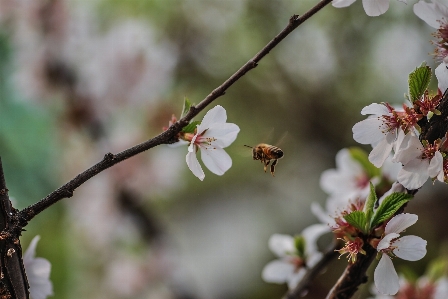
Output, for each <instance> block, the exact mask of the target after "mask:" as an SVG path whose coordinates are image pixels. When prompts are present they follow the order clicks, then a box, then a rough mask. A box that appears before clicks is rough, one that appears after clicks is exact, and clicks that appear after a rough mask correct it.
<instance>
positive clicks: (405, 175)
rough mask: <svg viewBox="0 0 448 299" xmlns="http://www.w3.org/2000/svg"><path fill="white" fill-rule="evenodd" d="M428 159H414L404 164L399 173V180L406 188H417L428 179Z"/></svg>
mask: <svg viewBox="0 0 448 299" xmlns="http://www.w3.org/2000/svg"><path fill="white" fill-rule="evenodd" d="M428 167H429V161H428V159H423V160H422V159H414V160H412V161H410V162H409V163H407V164H406V165H404V166H403V168H402V169H401V170H400V172H399V173H398V177H397V179H398V182H399V183H400V184H402V185H403V186H404V187H405V188H406V189H409V190H415V189H418V188H420V187H421V186H423V184H424V183H425V182H426V181H427V180H428V178H429V175H428Z"/></svg>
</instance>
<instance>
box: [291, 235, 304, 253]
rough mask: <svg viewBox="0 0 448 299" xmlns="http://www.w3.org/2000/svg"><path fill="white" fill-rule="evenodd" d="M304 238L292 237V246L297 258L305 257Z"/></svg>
mask: <svg viewBox="0 0 448 299" xmlns="http://www.w3.org/2000/svg"><path fill="white" fill-rule="evenodd" d="M305 243H306V241H305V238H304V237H303V236H295V237H294V246H295V247H296V249H297V254H298V256H300V257H302V258H304V257H305Z"/></svg>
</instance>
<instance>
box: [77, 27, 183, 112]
mask: <svg viewBox="0 0 448 299" xmlns="http://www.w3.org/2000/svg"><path fill="white" fill-rule="evenodd" d="M91 43H92V44H93V45H94V46H93V47H91V49H90V51H91V52H89V53H85V55H86V57H84V60H83V61H82V65H80V66H79V68H80V74H81V83H80V86H81V88H82V90H83V91H84V92H86V93H87V94H88V95H90V96H91V97H93V99H94V100H95V104H96V105H97V108H98V109H99V110H104V109H106V110H107V109H114V108H115V109H116V108H117V106H118V107H123V106H126V105H136V104H139V105H142V104H148V103H151V102H153V101H154V100H156V99H158V97H159V96H160V95H161V93H162V92H164V91H166V89H167V88H168V86H169V84H170V82H171V76H172V72H173V69H174V67H175V65H176V63H177V54H176V49H175V48H174V46H173V45H171V44H169V43H168V42H167V41H164V40H163V39H161V38H160V39H157V38H156V34H155V32H154V30H153V28H152V27H151V26H150V25H149V24H148V23H145V22H143V21H137V20H129V21H123V22H122V23H119V24H114V25H113V27H112V28H110V29H109V31H108V32H107V34H106V35H105V36H93V37H91ZM74 50H75V49H74Z"/></svg>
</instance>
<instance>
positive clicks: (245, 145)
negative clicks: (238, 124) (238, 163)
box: [244, 144, 252, 148]
mask: <svg viewBox="0 0 448 299" xmlns="http://www.w3.org/2000/svg"><path fill="white" fill-rule="evenodd" d="M244 146H245V147H250V148H252V146H249V145H245V144H244Z"/></svg>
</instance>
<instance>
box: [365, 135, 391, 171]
mask: <svg viewBox="0 0 448 299" xmlns="http://www.w3.org/2000/svg"><path fill="white" fill-rule="evenodd" d="M392 147H393V143H389V142H388V141H387V139H386V138H385V139H383V140H382V141H381V142H379V143H378V144H377V145H376V146H375V147H374V148H373V149H372V151H371V152H370V154H369V161H370V163H372V164H373V165H374V166H375V167H381V166H383V163H384V161H386V159H387V158H388V157H389V155H390V152H391V151H392Z"/></svg>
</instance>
